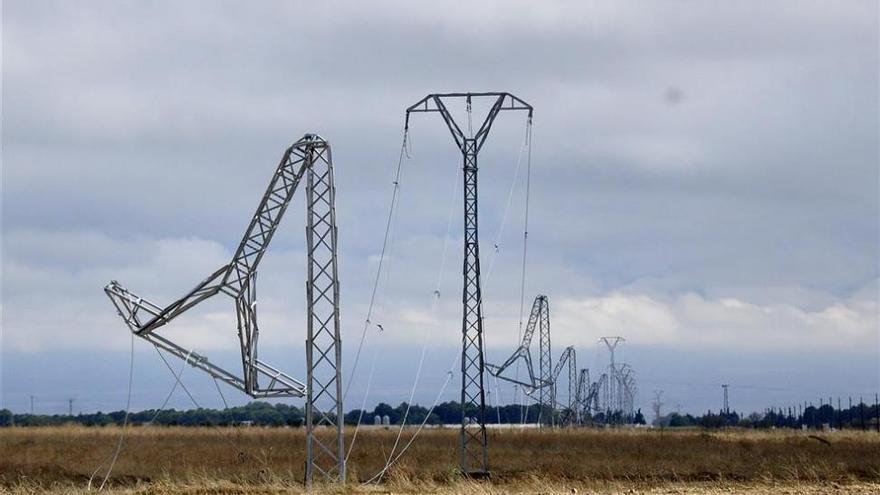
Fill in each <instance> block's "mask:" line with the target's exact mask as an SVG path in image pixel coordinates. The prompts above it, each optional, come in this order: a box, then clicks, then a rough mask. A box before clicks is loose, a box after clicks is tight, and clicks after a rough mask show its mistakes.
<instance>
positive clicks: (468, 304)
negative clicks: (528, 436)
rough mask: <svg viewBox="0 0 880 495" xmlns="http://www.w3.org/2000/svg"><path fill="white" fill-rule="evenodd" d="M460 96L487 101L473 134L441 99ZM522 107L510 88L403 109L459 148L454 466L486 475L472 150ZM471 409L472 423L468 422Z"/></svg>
mask: <svg viewBox="0 0 880 495" xmlns="http://www.w3.org/2000/svg"><path fill="white" fill-rule="evenodd" d="M461 99H463V100H465V102H466V104H467V109H468V113H470V111H471V108H472V106H471V104H472V102H473V100H474V99H489V100H493V103H492V107H491V108H490V110H489V113H488V115H487V116H486V118H485V119H484V120H483V123H482V124H481V125H480V127H479V129H478V130H477V132H476V133H475V134H465V133H464V132H463V131H462V130H461V127H460V126H459V125H458V124H457V123H456V122H455V119H453V117H452V115H451V114H450V112H449V109H448V108H447V106H446V102H447V101H449V100H461ZM509 110H524V111H527V112H528V119H529V122H530V123H531V120H532V112H533V109H532V106H531V105H529V104H528V103H526V102H524V101H523V100H521V99H519V98H517V97H516V96H513V95H512V94H510V93H502V92H490V93H437V94H429V95H428V96H426V97H424V98H422V99H421V100H419V101H418V102H416V103H415V104H413V105H411V106H410V107H409V108H407V109H406V125H405V129H406V130H407V131H408V130H409V119H410V115H411V114H412V113H420V112H437V113H439V114H440V116H441V117H443V121H444V122H445V123H446V126H447V127H448V128H449V131H450V132H451V133H452V138H453V139H454V140H455V144H456V145H457V146H458V149H459V150H460V151H461V154H462V159H463V169H464V263H463V269H462V275H463V278H464V285H463V288H462V306H463V314H462V352H461V432H460V454H461V456H460V466H461V471H462V472H463V473H465V474H468V475H475V476H481V475H488V473H489V459H488V452H487V443H486V422H485V416H486V414H485V413H486V397H485V392H484V389H483V370H484V361H483V310H482V299H483V295H482V290H481V287H480V244H479V230H478V224H477V206H478V203H477V154H478V153H479V151H480V149H481V148H482V146H483V144H484V143H485V142H486V138H487V137H488V136H489V130H490V129H491V128H492V124H493V123H494V122H495V118H496V117H497V116H498V114H499V113H500V112H502V111H509ZM469 414H476V418H477V424H474V425H471V424H469V423H470V421H469Z"/></svg>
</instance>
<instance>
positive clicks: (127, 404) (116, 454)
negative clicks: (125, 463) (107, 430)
mask: <svg viewBox="0 0 880 495" xmlns="http://www.w3.org/2000/svg"><path fill="white" fill-rule="evenodd" d="M133 382H134V332H132V333H131V350H130V354H129V367H128V394H127V397H126V399H125V416H124V417H123V419H122V430H121V431H120V432H119V441H118V442H117V443H116V450H115V451H114V452H113V455H112V460H111V461H110V467H108V468H107V474H106V475H105V476H104V481H102V482H101V486H99V487H98V491H101V490H103V489H104V485H105V484H107V480H108V479H110V474H111V473H112V472H113V468H114V466H116V460H117V459H119V453H120V452H121V451H122V443H123V441H124V440H125V430H126V428H127V427H128V416H129V413H130V411H131V389H132V383H133ZM106 462H107V461H106V459H105V460H104V462H102V463H101V464H100V465H99V466H98V467H97V469H95V471H94V472H93V473H92V475H91V476H89V483H88V485H87V486H86V490H88V491H91V489H92V481H93V480H94V478H95V475H96V474H98V471H100V470H101V467H103V466H104V464H105V463H106Z"/></svg>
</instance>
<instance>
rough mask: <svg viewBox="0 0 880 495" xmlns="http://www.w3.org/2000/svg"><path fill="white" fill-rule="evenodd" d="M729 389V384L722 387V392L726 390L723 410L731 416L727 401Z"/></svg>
mask: <svg viewBox="0 0 880 495" xmlns="http://www.w3.org/2000/svg"><path fill="white" fill-rule="evenodd" d="M728 387H730V385H729V384H727V383H725V384H722V385H721V388H722V390H724V404H723V407H722V409H721V410H722V411H724V414H730V404H729V403H728V401H727V388H728Z"/></svg>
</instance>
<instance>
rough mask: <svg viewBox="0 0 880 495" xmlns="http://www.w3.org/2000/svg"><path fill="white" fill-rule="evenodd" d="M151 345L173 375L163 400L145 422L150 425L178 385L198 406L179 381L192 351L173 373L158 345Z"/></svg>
mask: <svg viewBox="0 0 880 495" xmlns="http://www.w3.org/2000/svg"><path fill="white" fill-rule="evenodd" d="M153 347H154V348H155V349H156V353H157V354H158V355H159V357H160V358H162V361H163V362H164V363H165V366H167V367H168V370H169V371H170V372H171V374H172V375H174V385H173V386H172V387H171V390H170V391H169V392H168V395H166V396H165V400H164V401H162V405H161V406H159V408H158V409H156V412H155V413H154V414H153V417H152V418H150V421H148V422H147V424H150V425H151V424H153V422H154V421H156V418H158V417H159V414H161V413H162V411H164V410H165V406H167V405H168V401H169V400H171V397H172V396H173V395H174V392H175V391H176V390H177V386H178V385H180V386H181V387H182V388H183V390H184V391H185V392H186V395H188V396H189V398H190V400H191V401H192V402H193V404H195V406H196V407H197V408H199V407H200V406H199V403H198V402H196V399H195V398H194V397H193V396H192V394H190V393H189V390H188V389H187V388H186V385H184V384H183V382H182V381H181V380H182V378H183V370H185V369H186V365H187V363H188V362H189V357H190V356H191V355H192V351H189V353H188V354H187V355H186V359H184V360H183V363H181V364H180V371H178V372H177V373H175V372H174V369H173V368H172V367H171V364H169V363H168V360H167V359H165V356H163V355H162V351H160V350H159V346H157V345H154V346H153Z"/></svg>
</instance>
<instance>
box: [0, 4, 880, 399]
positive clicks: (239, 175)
mask: <svg viewBox="0 0 880 495" xmlns="http://www.w3.org/2000/svg"><path fill="white" fill-rule="evenodd" d="M2 55H3V87H2V96H3V108H2V110H3V115H2V126H3V129H2V130H3V135H2V144H3V156H2V159H3V162H2V270H3V271H2V339H0V340H2V349H0V359H2V363H0V369H2V393H0V401H2V402H0V406H3V407H9V408H12V409H14V410H21V411H24V410H26V409H27V408H28V407H29V396H30V395H35V396H36V397H37V399H36V400H37V408H38V410H42V411H43V412H58V411H62V410H65V409H66V405H67V403H66V400H65V399H66V398H68V397H76V399H77V401H78V403H77V404H78V408H80V409H82V410H95V409H103V410H108V409H120V408H122V407H123V406H124V400H125V392H126V390H127V388H126V385H127V381H126V378H127V372H128V364H129V363H128V355H129V354H128V349H129V345H130V340H129V334H128V333H127V331H126V329H125V327H124V325H123V323H122V322H121V321H120V320H119V318H118V317H117V316H116V314H115V313H114V311H113V309H112V306H111V305H110V303H109V301H108V300H107V299H106V297H105V296H104V294H103V292H102V290H101V289H102V287H103V286H104V285H105V284H106V283H107V282H108V281H109V280H111V279H115V280H119V281H120V282H121V283H123V284H124V285H126V286H127V287H129V288H130V289H132V290H134V291H135V292H137V293H139V294H141V295H143V296H145V297H147V298H149V299H151V300H153V301H155V302H157V303H159V304H164V303H167V302H169V301H171V300H172V299H174V298H176V297H178V296H180V295H181V294H183V293H184V292H185V291H186V290H187V289H189V288H191V287H192V286H193V285H195V284H196V283H197V282H199V281H200V280H201V279H202V278H204V277H205V276H207V275H208V274H209V273H210V272H211V271H213V270H214V269H216V268H217V267H219V266H222V265H223V264H224V263H226V262H228V259H229V258H230V257H231V254H232V252H233V250H234V249H235V247H236V246H237V244H238V241H239V239H240V236H241V234H242V232H243V231H244V228H245V226H246V224H247V222H248V220H249V218H250V216H251V215H252V212H253V209H254V207H255V206H256V204H257V202H258V200H259V199H260V196H261V194H262V192H263V190H264V188H265V186H266V184H267V182H268V180H269V178H270V176H271V174H272V172H273V171H274V168H275V166H276V165H277V162H278V159H279V157H280V156H281V154H282V152H283V150H284V149H285V148H286V147H287V146H289V145H290V144H291V143H292V142H293V141H295V140H296V139H298V138H299V137H300V136H302V135H303V134H304V133H306V132H318V133H320V134H321V135H322V136H323V137H325V138H326V139H328V140H329V141H330V143H331V145H332V146H333V157H334V164H335V167H336V179H337V192H338V196H337V200H338V204H337V210H338V223H339V235H340V240H339V243H340V244H339V245H340V273H341V284H342V286H341V290H342V304H343V308H342V324H343V338H344V340H345V346H346V366H345V367H346V376H348V375H349V374H350V373H351V372H352V370H351V368H352V364H353V359H352V357H353V356H352V355H353V351H354V348H355V345H356V343H357V341H358V340H359V339H360V336H361V332H362V330H363V328H364V325H363V322H364V319H365V317H366V311H367V307H368V303H369V296H370V289H371V287H372V283H373V277H375V273H376V269H377V261H378V255H379V252H380V248H381V245H382V237H383V234H384V228H385V219H386V215H387V211H388V204H389V201H390V197H391V192H392V181H393V178H394V176H393V173H394V168H395V167H396V165H397V159H398V153H399V150H400V146H401V138H402V130H403V129H402V128H403V117H404V109H405V108H406V107H407V106H408V105H410V104H412V103H414V102H415V101H417V100H419V99H420V98H421V97H423V96H424V95H425V94H428V93H431V92H446V91H510V92H512V93H514V94H516V95H517V96H519V97H520V98H522V99H524V100H525V101H528V102H529V103H531V104H532V105H533V106H534V108H535V118H534V129H533V134H534V136H533V141H532V149H531V190H530V194H531V202H530V219H529V245H528V264H527V272H526V290H525V300H526V306H527V307H526V310H527V309H528V306H529V305H530V303H531V299H532V298H533V297H534V296H535V295H536V294H538V293H543V294H547V295H548V297H549V298H550V305H551V315H552V316H551V319H552V329H553V330H552V332H553V333H552V339H553V346H554V355H555V357H558V355H559V353H560V352H561V351H562V349H563V348H564V347H565V346H568V345H574V346H576V348H577V351H578V358H579V365H580V366H581V367H589V368H591V370H593V372H594V373H595V372H596V370H598V369H600V368H602V367H603V366H605V364H606V363H607V353H605V352H602V351H601V349H600V348H599V347H597V339H598V338H599V337H601V336H603V335H620V336H623V337H625V338H626V339H627V343H626V350H625V352H624V353H623V354H622V359H626V360H627V361H629V362H630V363H631V364H632V366H633V367H634V368H635V371H636V374H637V377H638V379H639V382H640V400H639V404H640V406H641V407H643V408H645V409H647V408H648V407H647V405H648V403H649V402H650V399H651V397H652V395H653V394H652V391H653V390H659V389H662V390H665V391H666V399H667V403H668V406H669V407H672V406H673V405H676V406H681V407H682V408H683V409H685V410H694V411H699V410H705V409H707V408H710V407H711V408H716V409H717V407H718V406H719V405H720V400H721V391H720V384H721V383H731V384H732V392H731V394H732V405H733V406H735V407H737V408H744V409H749V410H751V409H757V410H760V409H763V408H764V407H769V406H787V405H790V404H792V403H795V402H797V401H804V400H811V401H816V402H817V401H818V398H819V397H826V398H827V397H828V396H838V395H844V396H845V395H847V394H855V395H858V394H864V395H872V394H873V393H875V392H876V391H877V390H878V383H880V341H878V249H880V246H878V218H880V211H878V208H880V202H878V197H880V195H878V187H880V182H878V6H877V3H876V2H874V1H852V2H845V3H841V2H800V1H799V2H736V3H735V4H734V3H719V2H713V3H711V4H709V3H704V2H662V3H661V2H639V3H628V4H620V3H619V2H567V3H565V2H562V3H553V2H516V3H511V2H483V3H480V4H474V3H473V2H468V3H461V4H459V5H458V6H457V7H455V6H449V5H437V6H430V5H428V4H424V3H419V4H417V5H416V4H412V3H408V2H308V3H306V2H257V3H241V2H195V1H191V2H167V3H161V2H149V3H144V2H109V1H108V2H100V1H99V2H76V3H72V2H57V3H55V2H26V1H15V0H13V1H10V0H7V1H5V2H3V54H2ZM455 110H456V112H457V113H456V115H457V116H458V117H459V118H462V119H463V118H464V116H463V113H462V110H463V109H462V108H456V109H455ZM482 111H483V108H482V107H480V106H477V107H476V108H475V115H474V119H480V118H482ZM411 127H412V129H411V130H412V135H411V137H412V152H411V158H410V159H408V160H406V161H405V163H404V168H403V170H404V173H403V178H402V180H401V183H400V184H401V189H400V209H399V210H398V213H397V215H395V219H394V222H393V226H394V228H393V230H392V235H391V239H392V242H391V246H390V250H389V253H390V257H389V261H388V263H387V265H386V268H387V270H386V271H385V273H384V274H383V277H382V279H381V283H380V286H379V291H378V299H377V306H376V308H375V312H374V315H375V316H374V318H373V321H374V322H381V323H382V325H383V328H384V329H385V331H384V332H381V333H378V332H377V331H376V329H375V328H374V327H373V328H369V329H368V331H367V345H366V347H365V350H364V352H363V358H362V360H361V362H360V365H359V369H358V370H356V373H355V379H354V382H353V386H352V394H351V396H350V400H349V403H348V404H346V407H347V408H350V407H356V406H359V405H360V402H361V401H362V400H363V398H364V397H366V401H367V403H368V405H372V404H374V403H375V402H378V401H380V400H382V401H386V402H391V403H395V404H396V403H398V402H400V401H403V400H407V399H408V398H409V394H410V389H411V387H412V385H413V376H414V374H415V370H416V368H417V365H418V362H419V360H420V359H419V358H420V355H421V352H422V349H427V350H428V353H427V356H428V357H427V359H426V362H425V365H424V367H423V372H422V376H421V378H420V380H419V383H418V386H417V387H416V393H415V398H416V400H417V401H418V402H421V403H423V404H430V403H431V402H432V401H433V400H434V398H435V396H436V395H437V393H438V389H439V387H440V386H441V385H442V383H443V382H444V380H445V379H446V377H447V370H449V369H450V368H455V364H454V359H455V355H456V353H457V352H458V351H457V350H456V344H457V343H458V342H460V338H461V336H460V312H461V307H460V305H461V302H460V301H461V299H460V290H461V280H460V279H461V243H462V234H461V219H460V217H461V197H460V195H461V191H460V185H459V181H460V175H459V174H460V167H461V164H460V160H461V158H460V155H459V154H458V152H457V150H456V148H455V147H454V144H453V142H452V139H451V137H450V135H449V133H448V131H447V130H446V128H445V126H444V125H443V123H442V120H441V119H440V118H439V116H437V115H434V114H419V115H417V116H415V117H414V119H413V122H412V126H411ZM524 133H525V116H524V115H523V114H521V113H515V112H510V113H505V114H502V115H501V116H500V117H499V118H498V121H497V123H496V126H495V127H493V130H492V134H491V135H490V136H489V139H488V141H487V144H486V145H485V147H484V148H483V151H482V152H481V155H480V180H481V183H480V201H481V203H480V215H481V217H480V222H481V223H480V227H481V230H480V234H481V241H482V246H483V271H484V275H483V284H484V292H485V313H486V322H485V332H486V341H487V346H488V348H487V353H488V360H489V361H490V362H499V361H502V360H503V359H505V358H506V356H507V355H508V354H509V353H510V352H512V351H513V349H514V347H515V345H516V340H517V324H518V320H519V308H520V295H521V294H520V283H519V281H520V275H521V274H520V263H521V256H522V232H523V218H524V206H525V201H524V197H525V177H526V168H527V163H528V160H527V158H526V157H527V156H528V153H527V151H526V148H524ZM301 192H302V191H301ZM301 196H302V195H301V194H300V195H299V197H298V198H296V199H295V200H294V202H293V204H292V206H291V207H290V209H289V210H288V213H287V216H286V217H285V219H284V220H285V221H284V222H283V224H282V226H281V228H280V230H279V234H278V236H276V239H275V240H274V242H273V245H272V246H271V247H270V251H269V254H267V256H266V258H265V260H264V264H263V265H262V267H261V272H260V289H259V291H260V292H259V293H260V311H261V313H260V322H261V329H262V334H261V336H262V339H263V341H262V343H263V345H264V346H265V350H264V351H261V352H263V353H264V355H265V356H271V357H272V360H271V362H272V363H273V364H276V365H277V366H279V367H281V368H283V369H286V370H289V371H290V372H291V373H292V374H294V375H296V376H300V377H302V376H304V364H303V361H304V354H303V345H302V344H303V340H304V338H305V319H304V303H305V294H304V289H303V282H304V265H305V258H304V251H303V249H304V212H303V209H304V204H303V200H302V197H301ZM508 198H510V201H509V202H508ZM508 204H509V207H508V206H507V205H508ZM450 218H451V222H450ZM496 245H497V247H496ZM444 252H446V256H445V257H444V255H443V253H444ZM490 267H491V268H490ZM438 281H439V282H438ZM438 284H439V285H438ZM435 289H439V292H440V297H439V299H437V300H436V301H435V296H434V291H435ZM232 310H233V307H232V305H231V304H230V303H227V302H226V301H221V302H218V304H215V305H209V306H207V307H205V308H204V309H201V310H200V311H197V312H195V314H193V315H189V316H188V317H186V318H181V319H180V320H179V321H175V322H174V324H173V325H170V326H169V327H168V328H167V329H163V331H165V332H167V334H168V335H169V336H173V337H174V338H175V339H177V340H179V341H180V342H181V343H182V344H184V345H187V346H191V347H193V348H195V349H196V350H197V351H198V352H201V353H204V354H208V355H211V356H212V358H214V356H216V360H217V361H218V362H221V363H226V364H228V365H229V366H230V367H234V366H235V363H236V359H237V358H236V357H235V349H236V346H237V343H236V337H235V316H234V313H233V312H232ZM172 327H173V328H172ZM135 350H136V357H135V361H136V372H135V373H136V377H135V384H136V386H135V390H134V404H135V407H142V408H146V407H155V406H156V405H157V404H158V403H159V402H161V400H162V398H163V397H164V396H165V394H166V393H167V392H168V390H169V389H170V387H171V384H172V383H173V378H172V377H171V376H170V374H169V373H168V371H167V369H165V367H164V364H162V362H161V361H160V360H159V359H158V357H156V355H155V353H154V351H153V350H152V349H150V348H149V347H148V344H147V343H145V342H142V341H137V342H135ZM377 351H381V352H377ZM555 357H554V358H555ZM267 359H268V358H267ZM175 365H176V363H175ZM371 368H372V369H374V370H375V375H374V378H373V380H372V382H370V383H369V386H370V392H369V393H367V392H366V389H367V385H368V381H369V380H368V379H367V377H368V375H369V370H370V369H371ZM187 374H188V375H187V377H186V380H185V381H189V382H190V383H191V386H192V388H193V390H194V391H195V392H196V395H197V396H198V397H199V398H200V400H202V402H204V403H205V404H208V405H212V406H216V405H217V404H219V402H220V400H219V398H218V397H217V394H216V390H214V389H213V385H212V384H211V383H210V382H207V381H205V380H204V379H203V378H202V377H199V376H198V374H197V373H196V372H195V371H192V370H189V371H187ZM458 380H459V378H458V376H457V375H456V376H455V378H454V379H453V381H452V383H451V384H450V385H449V386H448V387H447V388H446V389H445V390H443V393H442V394H441V397H442V398H444V399H453V398H455V397H456V396H457V387H458V386H459V381H458ZM491 387H492V389H493V394H495V396H494V398H492V399H491V401H493V402H494V401H495V400H498V399H499V396H500V399H501V401H503V402H509V401H511V400H512V393H511V391H510V390H509V389H507V388H506V387H500V388H499V389H498V390H496V389H495V384H494V381H493V382H491ZM224 392H225V394H226V397H227V399H229V400H230V401H233V402H243V401H244V400H245V398H244V397H241V396H240V394H238V393H237V392H235V391H233V390H231V389H228V390H226V391H224ZM171 404H172V405H174V406H175V407H187V406H188V405H190V403H189V402H188V399H187V398H186V396H185V395H183V394H179V396H176V397H175V398H174V399H173V400H172V402H171Z"/></svg>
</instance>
